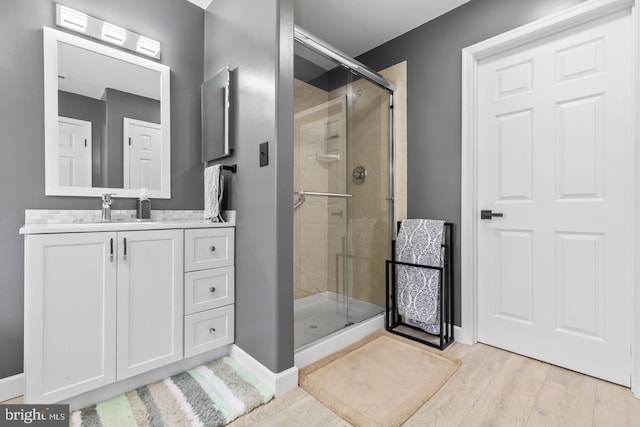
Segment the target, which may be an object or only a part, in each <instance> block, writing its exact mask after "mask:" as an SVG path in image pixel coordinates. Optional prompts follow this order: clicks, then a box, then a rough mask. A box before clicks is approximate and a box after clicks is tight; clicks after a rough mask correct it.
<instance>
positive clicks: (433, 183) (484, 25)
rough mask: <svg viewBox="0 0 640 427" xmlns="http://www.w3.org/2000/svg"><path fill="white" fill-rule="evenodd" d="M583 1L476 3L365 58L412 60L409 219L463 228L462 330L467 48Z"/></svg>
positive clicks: (371, 62) (385, 62)
mask: <svg viewBox="0 0 640 427" xmlns="http://www.w3.org/2000/svg"><path fill="white" fill-rule="evenodd" d="M581 1H582V0H526V1H513V0H471V1H470V2H469V3H467V4H465V5H463V6H461V7H459V8H457V9H455V10H453V11H451V12H449V13H447V14H445V15H443V16H441V17H439V18H437V19H435V20H433V21H431V22H427V23H426V24H424V25H422V26H420V27H418V28H416V29H414V30H412V31H410V32H408V33H406V34H403V35H402V36H400V37H397V38H395V39H393V40H391V41H389V42H387V43H385V44H383V45H381V46H379V47H377V48H375V49H373V50H371V51H369V52H367V53H365V54H363V55H361V56H359V57H358V58H357V59H358V60H359V61H361V62H362V63H364V64H366V65H368V66H369V67H371V68H373V69H376V70H381V69H384V68H386V67H389V66H391V65H394V64H397V63H398V62H401V61H405V60H406V61H407V67H408V68H407V79H408V81H407V92H408V93H407V111H408V117H407V127H408V128H407V152H408V156H407V157H408V160H407V162H408V163H407V169H408V176H407V178H408V184H407V192H408V194H407V196H408V206H407V207H408V216H409V218H439V219H445V220H448V221H451V222H453V223H455V224H456V225H457V230H456V240H457V242H456V246H457V247H456V250H455V257H456V259H457V260H458V262H457V263H456V264H455V267H456V271H455V281H456V289H455V294H454V295H455V298H456V320H455V323H456V324H457V325H460V262H459V260H460V228H459V226H460V198H461V183H460V181H461V180H460V174H461V170H460V160H461V123H460V122H461V96H462V95H461V91H462V89H461V80H462V71H461V67H462V63H461V54H460V51H461V50H462V49H463V48H465V47H467V46H470V45H472V44H475V43H477V42H480V41H482V40H485V39H487V38H490V37H492V36H495V35H498V34H500V33H503V32H505V31H507V30H510V29H513V28H516V27H518V26H520V25H524V24H526V23H529V22H532V21H534V20H536V19H539V18H541V17H543V16H545V15H548V14H550V13H553V12H557V11H559V10H562V9H564V8H566V7H568V6H572V5H575V4H578V3H580V2H581Z"/></svg>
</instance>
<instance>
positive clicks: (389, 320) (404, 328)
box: [384, 222, 454, 350]
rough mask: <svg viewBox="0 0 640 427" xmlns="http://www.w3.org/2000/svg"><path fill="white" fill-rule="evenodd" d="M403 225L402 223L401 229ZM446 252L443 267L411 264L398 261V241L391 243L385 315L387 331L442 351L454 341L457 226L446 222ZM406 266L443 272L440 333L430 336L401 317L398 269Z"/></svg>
mask: <svg viewBox="0 0 640 427" xmlns="http://www.w3.org/2000/svg"><path fill="white" fill-rule="evenodd" d="M399 227H400V223H399V222H398V228H399ZM442 248H443V249H444V256H443V264H442V267H436V266H427V265H418V264H411V263H406V262H400V261H396V259H395V257H396V255H395V254H396V241H395V240H392V242H391V251H392V259H391V260H390V261H389V260H387V261H386V276H387V279H386V282H387V287H386V290H387V291H386V301H387V303H386V311H385V313H384V317H385V319H384V323H385V329H386V330H387V331H389V332H391V333H394V334H396V335H400V336H402V337H405V338H408V339H410V340H413V341H417V342H420V343H422V344H426V345H428V346H431V347H436V348H438V349H440V350H444V349H445V348H447V347H448V346H449V345H450V344H451V343H452V342H453V341H454V338H453V322H454V316H453V224H451V223H449V222H445V223H444V239H443V242H442ZM398 265H405V266H411V267H418V268H424V269H429V270H439V271H440V284H439V285H440V287H439V292H440V334H438V335H436V334H430V333H428V332H425V331H424V330H422V329H421V328H418V327H416V326H413V325H410V324H409V323H406V322H404V319H403V317H402V316H400V315H399V314H398V284H397V282H396V277H397V275H396V266H398Z"/></svg>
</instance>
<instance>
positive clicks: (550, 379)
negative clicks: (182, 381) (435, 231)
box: [230, 343, 640, 427]
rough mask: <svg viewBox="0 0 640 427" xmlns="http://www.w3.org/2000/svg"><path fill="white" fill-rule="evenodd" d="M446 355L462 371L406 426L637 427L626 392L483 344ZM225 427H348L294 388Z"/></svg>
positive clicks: (634, 406) (635, 409)
mask: <svg viewBox="0 0 640 427" xmlns="http://www.w3.org/2000/svg"><path fill="white" fill-rule="evenodd" d="M446 352H447V353H449V354H451V355H454V356H457V357H459V358H460V359H461V360H462V365H461V366H460V368H459V369H458V371H456V373H455V374H454V375H453V376H452V377H451V379H449V381H448V382H447V383H446V384H445V385H444V386H443V387H442V388H441V389H440V390H439V391H438V393H436V394H435V395H434V396H433V397H432V398H431V400H429V401H428V402H427V403H425V404H424V405H423V406H422V407H421V408H420V409H418V410H417V411H416V412H415V413H414V414H413V416H411V418H409V419H408V420H407V421H406V423H405V424H404V426H414V427H425V426H465V427H466V426H508V427H517V426H544V427H551V426H562V427H571V426H577V427H583V426H606V427H613V426H615V427H624V426H640V400H639V399H635V398H634V397H633V395H632V394H631V391H630V390H629V389H627V388H624V387H620V386H617V385H615V384H611V383H608V382H606V381H601V380H598V379H595V378H592V377H588V376H586V375H581V374H578V373H575V372H572V371H568V370H566V369H562V368H558V367H556V366H552V365H548V364H546V363H542V362H539V361H537V360H532V359H528V358H526V357H522V356H519V355H517V354H513V353H509V352H507V351H503V350H500V349H497V348H494V347H489V346H486V345H483V344H476V345H473V346H466V345H462V344H458V343H454V344H453V345H452V346H450V347H449V348H448V349H447V350H446ZM230 425H231V426H233V427H241V426H261V427H267V426H273V427H276V426H278V427H279V426H304V427H313V426H318V427H321V426H322V427H327V426H330V427H333V426H349V425H350V424H349V423H347V422H346V421H344V420H343V419H341V418H340V417H338V416H337V415H335V414H334V413H333V412H331V411H330V410H329V409H328V408H326V407H325V406H323V405H322V404H321V403H320V402H318V401H317V400H316V399H314V398H313V396H311V395H310V394H308V393H307V392H306V391H304V390H303V389H301V388H300V387H298V388H296V389H295V390H293V391H290V392H289V393H287V394H284V395H282V396H279V397H278V398H276V399H274V400H272V401H271V402H269V403H268V404H266V405H264V406H261V407H260V408H258V409H256V410H255V411H253V412H252V413H250V414H247V415H245V416H243V417H240V418H238V419H237V420H236V421H234V422H233V423H231V424H230Z"/></svg>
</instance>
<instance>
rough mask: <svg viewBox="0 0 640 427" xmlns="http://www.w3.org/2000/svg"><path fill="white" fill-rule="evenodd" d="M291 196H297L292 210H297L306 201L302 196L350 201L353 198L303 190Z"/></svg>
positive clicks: (346, 195) (348, 195) (347, 195)
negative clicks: (338, 198) (339, 198)
mask: <svg viewBox="0 0 640 427" xmlns="http://www.w3.org/2000/svg"><path fill="white" fill-rule="evenodd" d="M293 194H297V195H298V201H297V202H296V203H295V204H294V205H293V209H294V210H295V209H298V208H299V207H300V206H302V204H303V203H304V202H305V201H306V200H307V199H306V198H305V197H304V196H324V197H343V198H347V199H350V198H352V197H353V195H352V194H345V193H325V192H321V191H304V190H300V191H296V192H294V193H293Z"/></svg>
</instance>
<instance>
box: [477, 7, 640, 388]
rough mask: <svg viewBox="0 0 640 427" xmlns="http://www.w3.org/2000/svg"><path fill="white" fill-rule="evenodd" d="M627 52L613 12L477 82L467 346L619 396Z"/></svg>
mask: <svg viewBox="0 0 640 427" xmlns="http://www.w3.org/2000/svg"><path fill="white" fill-rule="evenodd" d="M631 41H632V32H631V19H630V16H629V15H628V14H623V13H621V14H617V15H614V16H613V17H609V18H607V19H606V20H600V21H597V22H592V23H589V24H584V25H582V26H580V27H578V28H574V29H572V30H569V31H566V32H562V33H560V34H558V35H555V36H550V37H549V38H546V39H543V40H542V41H538V42H536V43H534V44H530V45H525V46H524V47H519V48H514V49H512V50H510V51H508V52H507V53H505V54H501V55H499V56H498V57H493V58H490V59H488V60H485V61H483V62H481V63H480V65H479V69H478V76H479V82H480V88H479V95H478V96H479V99H478V101H479V113H478V132H479V133H478V135H479V140H478V144H479V145H478V150H479V151H478V206H477V208H478V221H479V224H478V229H479V234H478V254H479V255H478V257H479V258H478V339H479V341H481V342H484V343H487V344H490V345H494V346H497V347H501V348H504V349H507V350H510V351H513V352H516V353H521V354H524V355H527V356H530V357H533V358H536V359H540V360H543V361H547V362H550V363H553V364H556V365H560V366H563V367H566V368H569V369H572V370H575V371H579V372H583V373H586V374H589V375H592V376H595V377H599V378H603V379H606V380H609V381H612V382H615V383H619V384H623V385H627V386H628V385H629V384H630V372H631V361H630V330H631V295H632V294H631V280H632V267H633V264H634V262H635V260H634V259H633V257H632V237H631V232H632V216H631V213H632V212H633V204H632V203H633V194H632V190H633V177H634V159H633V153H634V150H633V148H634V145H633V144H634V142H633V139H632V128H633V117H632V111H633V108H632V101H633V94H632V68H631V66H632V57H633V54H632V50H631ZM482 209H484V210H492V211H493V212H494V213H502V214H504V217H493V219H491V220H489V219H484V220H482V219H480V210H482Z"/></svg>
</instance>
